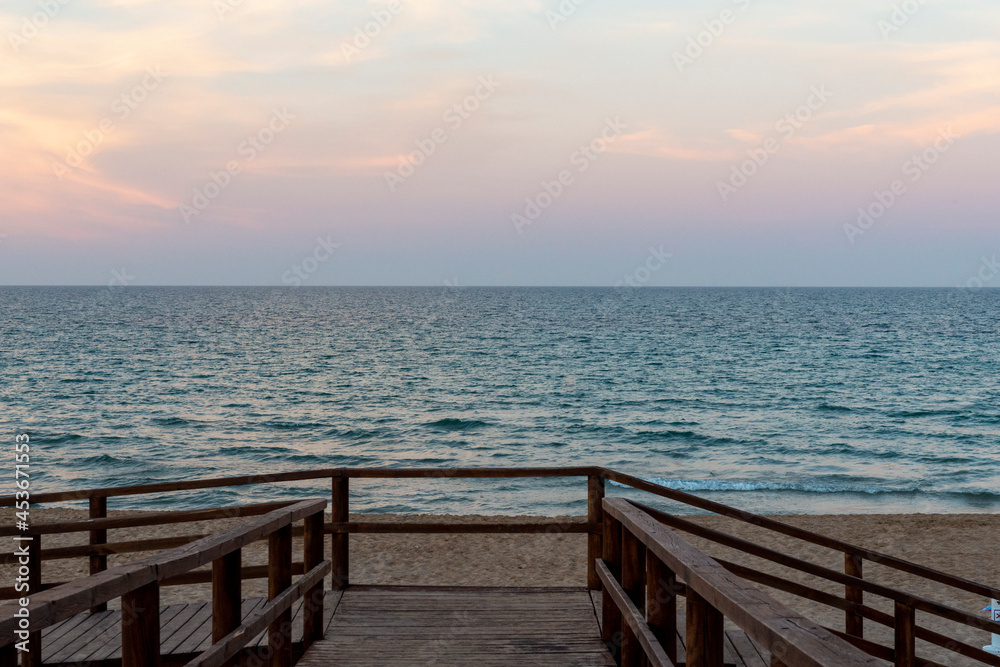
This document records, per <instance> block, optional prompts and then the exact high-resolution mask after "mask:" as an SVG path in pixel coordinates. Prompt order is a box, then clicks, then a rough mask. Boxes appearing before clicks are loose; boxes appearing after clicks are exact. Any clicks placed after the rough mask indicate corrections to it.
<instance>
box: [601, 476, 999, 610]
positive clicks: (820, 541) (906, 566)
mask: <svg viewBox="0 0 1000 667" xmlns="http://www.w3.org/2000/svg"><path fill="white" fill-rule="evenodd" d="M600 474H601V475H602V476H603V477H604V478H605V479H607V480H610V481H612V482H617V483H618V484H623V485H625V486H630V487H632V488H634V489H638V490H640V491H645V492H647V493H651V494H653V495H656V496H660V497H661V498H667V499H669V500H675V501H677V502H680V503H684V504H685V505H690V506H692V507H697V508H699V509H703V510H707V511H709V512H714V513H715V514H719V515H722V516H726V517H729V518H731V519H737V520H739V521H742V522H744V523H749V524H753V525H755V526H759V527H761V528H766V529H768V530H773V531H774V532H776V533H781V534H783V535H788V536H789V537H794V538H797V539H800V540H803V541H805V542H809V543H811V544H816V545H818V546H821V547H827V548H828V549H833V550H834V551H842V552H844V553H845V554H850V555H852V556H859V557H861V558H864V559H865V560H870V561H872V562H873V563H878V564H879V565H885V566H886V567H891V568H894V569H897V570H900V571H902V572H907V573H909V574H914V575H917V576H919V577H923V578H925V579H930V580H931V581H936V582H938V583H941V584H946V585H948V586H952V587H954V588H960V589H962V590H965V591H968V592H970V593H975V594H977V595H982V596H983V597H986V598H990V597H992V598H1000V588H996V587H993V586H986V585H984V584H980V583H978V582H975V581H969V580H968V579H963V578H961V577H956V576H954V575H951V574H948V573H947V572H941V571H940V570H935V569H934V568H930V567H926V566H923V565H918V564H917V563H911V562H910V561H908V560H903V559H902V558H897V557H896V556H890V555H889V554H885V553H882V552H880V551H875V550H873V549H865V548H864V547H859V546H857V545H854V544H851V543H849V542H844V541H843V540H838V539H835V538H832V537H827V536H826V535H821V534H819V533H814V532H812V531H809V530H805V529H803V528H799V527H797V526H790V525H788V524H787V523H781V522H780V521H775V520H774V519H771V518H768V517H765V516H761V515H759V514H754V513H753V512H747V511H745V510H740V509H736V508H735V507H729V506H728V505H723V504H722V503H717V502H714V501H711V500H706V499H705V498H701V497H699V496H695V495H692V494H690V493H685V492H683V491H677V490H676V489H670V488H668V487H665V486H662V485H660V484H654V483H652V482H647V481H646V480H644V479H640V478H639V477H635V476H633V475H627V474H625V473H620V472H617V471H614V470H609V469H607V468H600Z"/></svg>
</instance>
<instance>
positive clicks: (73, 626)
mask: <svg viewBox="0 0 1000 667" xmlns="http://www.w3.org/2000/svg"><path fill="white" fill-rule="evenodd" d="M341 595H342V592H341V591H327V593H326V596H325V598H324V600H325V602H324V619H323V620H324V621H325V625H326V627H329V624H330V621H331V620H332V618H333V611H334V610H335V609H336V607H337V603H338V602H339V600H340V597H341ZM264 602H265V599H264V598H250V599H247V600H243V604H242V608H243V609H242V611H243V618H244V619H245V618H247V617H248V616H250V615H251V614H252V613H253V612H254V611H255V610H257V609H258V608H260V607H262V606H263V605H264ZM292 610H293V612H292V613H293V617H292V638H293V640H294V641H300V640H301V639H302V601H301V600H300V601H299V602H297V603H296V604H295V605H294V606H293V608H292ZM121 639H122V623H121V611H120V610H117V609H115V610H109V611H102V612H97V613H95V614H91V613H83V614H78V615H76V616H74V617H73V618H70V619H68V620H65V621H63V622H61V623H57V624H55V625H53V626H51V627H49V628H46V629H45V630H44V631H43V632H42V662H43V663H44V664H46V665H62V664H78V663H89V664H100V663H102V662H104V661H109V660H121V657H122V641H121ZM211 644H212V604H211V603H210V602H198V603H194V604H174V605H169V606H166V607H163V608H162V610H161V611H160V652H161V654H162V655H163V656H165V657H169V658H173V660H171V662H179V661H186V660H187V659H190V658H193V657H195V655H197V654H198V653H199V652H201V651H204V650H206V649H208V647H209V646H211ZM266 644H267V633H263V632H262V633H261V634H260V635H259V636H258V637H257V638H256V639H255V640H253V641H252V642H251V643H250V646H265V645H266Z"/></svg>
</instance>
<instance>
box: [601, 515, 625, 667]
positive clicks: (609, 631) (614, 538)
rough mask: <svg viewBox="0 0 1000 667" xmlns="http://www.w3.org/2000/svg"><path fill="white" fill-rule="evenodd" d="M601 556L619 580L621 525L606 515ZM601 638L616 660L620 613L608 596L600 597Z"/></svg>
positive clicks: (620, 620) (620, 568) (620, 625)
mask: <svg viewBox="0 0 1000 667" xmlns="http://www.w3.org/2000/svg"><path fill="white" fill-rule="evenodd" d="M602 543H603V555H604V563H605V565H607V566H608V570H610V571H611V574H612V576H614V578H615V579H617V580H619V581H620V580H621V573H622V566H621V562H622V524H621V522H619V521H618V520H617V519H615V518H614V517H612V516H609V515H607V514H605V515H604V537H603V540H602ZM601 618H602V622H601V638H602V639H603V640H604V643H605V644H607V645H608V650H609V651H611V654H612V655H613V656H615V659H616V660H617V659H618V658H619V657H620V650H619V649H620V647H621V639H622V634H621V633H622V613H621V610H620V609H618V605H616V604H615V603H614V600H612V599H611V596H610V595H607V594H605V595H603V596H601Z"/></svg>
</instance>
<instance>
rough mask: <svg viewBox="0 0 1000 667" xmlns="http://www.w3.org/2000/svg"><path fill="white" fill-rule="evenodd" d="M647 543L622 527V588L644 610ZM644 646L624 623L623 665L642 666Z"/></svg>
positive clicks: (626, 666) (633, 602)
mask: <svg viewBox="0 0 1000 667" xmlns="http://www.w3.org/2000/svg"><path fill="white" fill-rule="evenodd" d="M645 574H646V545H644V544H643V543H642V542H640V541H639V539H638V538H637V537H636V536H635V535H633V534H632V531H630V530H625V529H624V528H623V529H622V578H621V583H622V589H623V590H624V591H625V594H626V595H627V596H628V597H629V599H630V600H632V604H634V605H635V606H636V607H638V608H639V610H640V611H642V610H643V609H644V608H645V599H644V598H645V588H644V587H645V584H646V577H645ZM642 657H643V655H642V647H641V646H640V645H639V640H638V639H637V638H636V636H635V633H634V632H632V628H631V627H630V626H628V625H627V624H625V623H623V624H622V667H640V666H641V664H642Z"/></svg>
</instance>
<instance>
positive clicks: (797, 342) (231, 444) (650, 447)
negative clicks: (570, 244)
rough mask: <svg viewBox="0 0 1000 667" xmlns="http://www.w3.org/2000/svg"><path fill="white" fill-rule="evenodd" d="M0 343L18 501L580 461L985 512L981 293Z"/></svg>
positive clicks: (422, 294)
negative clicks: (275, 478) (235, 479)
mask: <svg viewBox="0 0 1000 667" xmlns="http://www.w3.org/2000/svg"><path fill="white" fill-rule="evenodd" d="M0 341H2V356H0V380H2V388H0V401H2V406H3V410H2V414H0V423H2V425H3V440H6V441H7V443H8V447H9V448H10V452H11V453H10V454H9V455H8V456H6V457H5V458H6V459H7V461H8V465H9V466H10V468H11V469H10V470H8V473H9V474H7V475H6V477H7V479H8V482H7V483H6V485H7V486H8V487H9V489H10V492H12V491H13V488H14V486H13V483H14V474H13V463H11V461H12V460H13V448H14V440H15V436H16V435H18V434H22V433H24V434H28V435H29V436H30V439H31V454H32V458H31V489H32V492H34V493H42V492H45V491H60V490H70V489H80V488H91V487H105V486H118V485H133V484H143V483H152V482H162V481H172V480H187V479H200V478H210V477H220V476H229V475H243V474H250V473H264V472H279V471H294V470H305V469H311V468H324V467H339V466H351V467H355V466H356V467H372V468H411V467H423V466H435V467H458V466H575V465H589V464H595V465H603V466H607V467H610V468H614V469H618V470H621V471H624V472H628V473H631V474H634V475H638V476H640V477H642V478H644V479H647V480H651V481H653V482H655V483H657V484H660V485H663V486H665V487H669V488H671V489H679V490H682V491H686V492H689V493H691V494H695V495H698V496H702V497H705V498H709V499H711V500H715V501H718V502H722V503H726V504H729V505H733V506H736V507H740V508H743V509H748V510H751V511H755V512H761V513H769V514H789V513H805V514H811V513H897V512H926V513H957V512H996V511H1000V345H998V342H1000V290H978V291H974V290H963V289H824V288H814V289H784V288H726V289H722V288H474V287H426V288H417V287H414V288H384V287H371V288H362V287H358V288H348V287H330V288H321V287H317V288H306V287H302V288H290V287H289V288H269V287H247V288H219V287H206V288H168V287H159V288H153V287H151V288H145V287H132V286H129V287H116V288H115V287H112V288H105V287H67V288H60V287H3V288H0ZM351 491H352V497H351V502H352V509H354V510H356V511H362V512H401V513H448V514H470V513H484V514H536V515H562V514H580V513H585V510H586V502H585V498H586V483H585V481H584V480H582V479H579V478H572V479H530V480H456V479H429V480H428V479H422V480H414V481H394V482H382V481H370V480H356V481H354V482H352V489H351ZM328 493H329V481H328V480H326V481H324V480H317V481H313V482H305V483H297V484H294V485H272V486H252V487H228V488H219V489H210V490H202V491H195V492H185V493H180V494H169V495H166V496H161V495H153V496H136V497H126V498H114V499H112V501H111V507H112V508H113V509H114V508H120V509H126V508H130V509H152V508H164V509H167V508H194V507H213V506H219V505H229V504H237V503H245V502H258V501H263V500H276V499H285V498H295V497H310V496H326V495H327V494H328ZM608 493H609V494H611V495H616V494H617V495H623V494H624V495H629V494H630V493H631V492H629V491H628V490H626V489H624V488H622V487H618V486H617V485H609V487H608ZM632 495H634V494H632ZM64 505H66V506H76V505H74V503H71V502H70V503H64ZM671 505H673V504H671ZM675 509H676V511H681V512H684V511H691V509H690V508H688V507H687V506H684V505H677V506H676V507H675Z"/></svg>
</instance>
